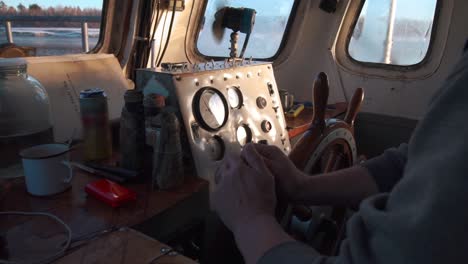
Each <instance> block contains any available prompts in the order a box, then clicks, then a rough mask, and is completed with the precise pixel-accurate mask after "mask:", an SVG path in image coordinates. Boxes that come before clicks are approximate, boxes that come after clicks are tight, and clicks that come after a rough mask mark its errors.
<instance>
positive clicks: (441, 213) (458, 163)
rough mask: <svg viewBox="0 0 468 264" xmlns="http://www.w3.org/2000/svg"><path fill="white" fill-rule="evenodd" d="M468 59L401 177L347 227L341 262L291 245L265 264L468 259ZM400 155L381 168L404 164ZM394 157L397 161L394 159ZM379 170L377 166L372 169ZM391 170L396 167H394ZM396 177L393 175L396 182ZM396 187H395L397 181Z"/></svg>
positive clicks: (416, 140) (416, 136) (417, 135)
mask: <svg viewBox="0 0 468 264" xmlns="http://www.w3.org/2000/svg"><path fill="white" fill-rule="evenodd" d="M467 85H468V53H467V54H466V55H465V56H464V60H463V61H462V63H460V64H459V65H458V66H457V68H456V70H455V71H454V73H453V74H452V75H451V76H450V80H448V81H447V82H446V83H445V84H444V85H443V86H442V87H443V88H442V90H441V91H440V92H439V93H438V94H437V96H436V97H435V99H434V100H433V102H432V105H431V106H430V107H429V109H428V112H427V113H426V115H425V117H424V118H423V119H422V120H421V121H420V122H419V124H418V127H417V128H416V130H415V132H414V133H413V136H412V138H411V140H410V142H409V144H408V148H407V160H408V162H407V163H406V166H404V169H403V170H402V171H403V177H402V178H401V179H399V180H398V179H397V177H396V176H395V175H396V174H397V173H395V174H393V172H392V175H391V176H392V178H391V179H390V180H389V179H387V177H389V176H386V177H385V179H384V180H382V179H381V178H380V176H378V175H382V174H376V173H375V172H372V173H373V174H374V175H377V176H376V180H377V181H378V182H380V183H379V184H380V185H381V186H382V187H381V188H382V189H386V188H387V189H388V188H390V186H393V188H391V191H390V192H389V193H381V194H378V195H375V196H373V197H369V198H368V199H366V200H364V201H363V202H362V203H361V205H360V208H359V211H358V212H356V213H355V214H354V215H353V217H351V219H350V220H349V221H348V223H347V230H346V237H347V238H346V239H345V240H344V241H343V243H342V245H341V248H340V253H339V255H338V256H336V257H331V258H327V257H325V256H321V255H319V254H318V253H317V252H316V251H315V250H313V249H311V248H307V247H306V246H304V245H302V244H300V243H295V242H290V243H285V244H282V245H279V246H277V247H275V248H273V249H271V250H270V251H268V252H267V253H266V254H265V255H264V256H263V258H261V259H260V264H273V263H308V264H395V263H398V264H410V263H411V264H423V263H424V264H439V263H466V262H467V259H468V250H467V248H468V247H467V245H468V229H467V228H466V227H467V223H468V211H467V210H465V207H464V206H465V205H466V204H468V192H467V188H468V174H467V173H468V161H467V157H468V140H466V136H467V135H468V122H466V117H467V115H468V103H467V102H468V89H467ZM395 153H396V152H394V153H392V152H390V154H389V153H386V154H384V156H385V155H387V158H388V160H387V161H386V162H383V163H380V162H377V161H373V160H370V161H369V162H368V164H367V165H366V166H367V167H368V168H369V170H370V171H373V170H375V168H379V169H380V168H384V167H382V166H383V165H382V164H389V163H388V162H389V161H390V163H395V164H397V165H398V164H403V163H404V162H402V159H401V160H400V158H396V159H394V158H395V157H402V156H401V155H399V154H397V155H394V154H395ZM390 157H391V158H390ZM374 162H377V163H375V164H378V165H377V166H376V165H375V164H374ZM391 167H392V168H395V167H398V166H395V165H393V166H391ZM393 176H395V177H393ZM396 181H398V183H397V184H394V182H396Z"/></svg>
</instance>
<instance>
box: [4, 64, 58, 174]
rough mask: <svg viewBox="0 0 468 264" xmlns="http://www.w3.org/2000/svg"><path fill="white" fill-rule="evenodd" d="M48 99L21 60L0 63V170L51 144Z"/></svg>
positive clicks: (44, 91) (42, 88)
mask: <svg viewBox="0 0 468 264" xmlns="http://www.w3.org/2000/svg"><path fill="white" fill-rule="evenodd" d="M52 140H53V138H52V122H51V118H50V104H49V97H48V96H47V92H46V90H45V89H44V87H43V86H42V85H41V84H40V83H39V81H37V80H36V79H35V78H33V77H32V76H30V75H29V74H28V72H27V64H26V61H25V60H23V59H4V60H2V61H0V168H5V167H8V166H11V165H12V164H13V163H17V162H19V161H20V159H19V155H18V152H19V151H20V150H21V149H22V148H26V147H29V146H32V145H38V144H43V143H49V142H50V141H52Z"/></svg>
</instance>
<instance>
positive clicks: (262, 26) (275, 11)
mask: <svg viewBox="0 0 468 264" xmlns="http://www.w3.org/2000/svg"><path fill="white" fill-rule="evenodd" d="M294 2H295V1H294V0H256V1H251V0H232V1H227V0H210V1H208V3H207V7H206V11H205V21H204V25H203V26H202V29H201V31H200V35H199V37H198V41H197V48H198V51H199V52H200V53H201V54H203V55H205V56H209V57H229V52H230V50H229V47H230V42H229V40H230V34H231V32H232V31H231V30H229V29H226V31H225V33H224V36H223V39H222V40H221V41H218V40H217V39H216V38H215V37H214V36H213V30H212V25H213V22H214V16H215V13H216V11H218V10H219V9H221V8H222V7H225V6H230V7H248V8H253V9H255V10H256V11H257V16H256V19H255V26H254V29H253V31H252V35H251V37H250V40H249V45H248V46H247V49H246V51H245V56H244V57H246V58H249V57H254V58H257V59H269V58H272V57H274V56H275V55H276V54H277V52H278V50H279V48H280V46H281V43H282V41H283V37H284V33H285V31H286V27H287V25H288V22H289V17H290V15H291V12H292V9H293V6H294ZM239 35H240V38H239V50H240V49H241V48H242V45H244V40H245V34H243V33H240V34H239Z"/></svg>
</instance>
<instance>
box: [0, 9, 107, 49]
mask: <svg viewBox="0 0 468 264" xmlns="http://www.w3.org/2000/svg"><path fill="white" fill-rule="evenodd" d="M63 3H65V4H67V2H64V1H60V0H8V1H0V57H15V56H50V55H63V54H71V53H82V52H87V51H89V50H92V49H93V48H94V47H95V46H96V44H97V43H98V40H99V34H100V25H101V15H102V5H103V0H75V1H73V2H72V3H71V2H70V3H71V5H73V6H66V5H63ZM86 31H87V38H83V34H82V33H83V32H86ZM86 42H87V43H88V46H87V47H86V44H85V43H86ZM12 44H14V45H15V46H17V47H19V50H20V53H14V52H13V53H12V52H11V46H12ZM16 50H18V49H16ZM9 51H10V52H9Z"/></svg>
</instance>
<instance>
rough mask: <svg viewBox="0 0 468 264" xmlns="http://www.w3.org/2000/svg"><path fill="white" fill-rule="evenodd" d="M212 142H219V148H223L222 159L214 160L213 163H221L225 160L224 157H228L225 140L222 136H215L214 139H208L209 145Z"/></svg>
mask: <svg viewBox="0 0 468 264" xmlns="http://www.w3.org/2000/svg"><path fill="white" fill-rule="evenodd" d="M210 140H214V141H216V142H218V144H219V146H220V147H221V158H219V159H216V158H213V157H211V158H212V160H213V161H215V162H216V161H221V160H223V159H224V157H225V156H226V144H225V143H224V140H223V138H222V137H221V136H218V135H214V136H213V137H212V138H210V139H208V141H207V143H209V141H210Z"/></svg>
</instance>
